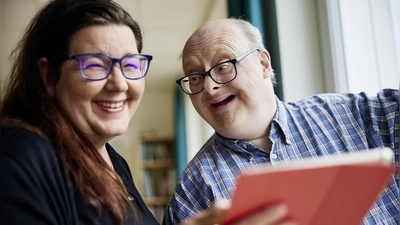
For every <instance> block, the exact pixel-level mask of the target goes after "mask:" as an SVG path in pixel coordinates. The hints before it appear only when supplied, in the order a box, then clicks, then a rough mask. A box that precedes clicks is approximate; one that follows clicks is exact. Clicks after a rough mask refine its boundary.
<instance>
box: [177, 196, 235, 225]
mask: <svg viewBox="0 0 400 225" xmlns="http://www.w3.org/2000/svg"><path fill="white" fill-rule="evenodd" d="M229 208H230V203H229V202H228V201H222V200H218V201H216V202H215V203H214V204H213V205H212V207H211V208H210V209H209V210H206V211H204V212H202V213H200V214H198V215H196V216H194V217H192V218H190V219H189V220H187V221H186V222H185V223H181V225H214V224H218V223H219V222H221V221H222V219H223V216H224V215H225V213H226V212H227V211H228V209H229Z"/></svg>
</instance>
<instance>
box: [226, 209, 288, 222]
mask: <svg viewBox="0 0 400 225" xmlns="http://www.w3.org/2000/svg"><path fill="white" fill-rule="evenodd" d="M287 213H288V208H287V206H286V205H284V204H277V205H273V206H269V207H267V208H265V209H262V210H260V211H258V212H255V213H253V214H251V215H249V216H247V217H246V218H244V219H242V220H240V221H238V222H236V223H234V225H246V224H252V225H295V223H294V222H292V221H284V219H285V217H286V216H287Z"/></svg>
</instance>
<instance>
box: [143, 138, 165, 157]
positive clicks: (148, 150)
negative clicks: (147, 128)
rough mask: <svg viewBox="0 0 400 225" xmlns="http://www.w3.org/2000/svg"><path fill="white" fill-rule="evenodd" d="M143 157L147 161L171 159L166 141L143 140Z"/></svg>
mask: <svg viewBox="0 0 400 225" xmlns="http://www.w3.org/2000/svg"><path fill="white" fill-rule="evenodd" d="M142 159H143V160H146V161H149V160H168V159H171V155H170V153H169V151H168V147H167V146H166V144H165V143H157V142H143V143H142Z"/></svg>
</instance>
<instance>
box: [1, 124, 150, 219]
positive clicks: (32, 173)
mask: <svg viewBox="0 0 400 225" xmlns="http://www.w3.org/2000/svg"><path fill="white" fill-rule="evenodd" d="M0 134H1V142H0V146H1V147H0V221H1V222H0V223H1V224H32V225H35V224H57V225H63V224H71V225H72V224H74V225H75V224H90V225H95V224H101V225H107V224H114V223H113V220H112V217H111V216H110V215H109V214H107V213H104V212H103V214H102V215H101V216H100V215H99V214H98V213H97V212H96V210H95V209H94V208H93V207H92V206H90V205H89V204H87V203H86V201H85V200H84V199H83V196H82V195H81V193H80V192H79V191H77V189H76V188H74V184H73V180H72V175H71V174H70V173H69V171H68V169H67V167H66V164H65V162H64V161H63V159H62V158H61V155H60V154H59V152H58V151H57V150H56V149H55V147H54V146H53V145H52V144H51V142H49V141H48V140H46V139H45V138H43V137H41V136H39V135H38V134H36V133H34V132H31V131H28V130H25V129H22V128H17V127H2V128H1V133H0ZM106 148H107V151H108V153H109V155H110V157H111V160H112V162H113V165H114V168H115V171H116V172H117V173H118V174H119V175H120V176H121V178H122V180H123V182H124V185H125V187H126V188H127V190H128V192H129V193H130V194H131V195H132V196H133V197H134V199H135V200H134V201H132V204H133V206H134V208H135V210H136V215H137V216H136V217H135V216H132V219H131V220H130V221H129V222H128V223H127V224H145V225H150V224H158V222H157V220H156V219H155V218H154V216H153V215H152V214H151V212H150V211H149V209H148V208H147V207H146V205H145V203H144V202H143V200H142V198H141V197H140V195H139V193H138V191H137V189H136V187H135V185H134V183H133V179H132V175H131V173H130V170H129V167H128V164H127V163H126V161H125V160H124V159H123V158H122V157H121V156H120V155H119V154H118V153H117V152H116V151H115V150H114V149H113V148H112V147H111V146H110V145H109V144H107V145H106Z"/></svg>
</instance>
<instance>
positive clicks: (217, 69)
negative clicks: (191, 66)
mask: <svg viewBox="0 0 400 225" xmlns="http://www.w3.org/2000/svg"><path fill="white" fill-rule="evenodd" d="M208 74H209V75H210V76H211V78H212V79H213V80H214V81H215V82H217V83H220V84H223V83H227V82H229V81H231V80H233V79H234V78H235V76H236V69H235V65H234V64H233V62H232V61H227V62H223V63H221V64H217V65H215V66H214V67H213V68H211V69H210V70H209V73H208ZM204 78H205V75H202V74H192V75H189V76H187V77H185V78H184V79H182V80H181V86H182V87H183V88H184V89H185V92H187V93H190V94H191V93H196V92H200V91H201V90H203V85H204V81H203V80H204Z"/></svg>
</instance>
